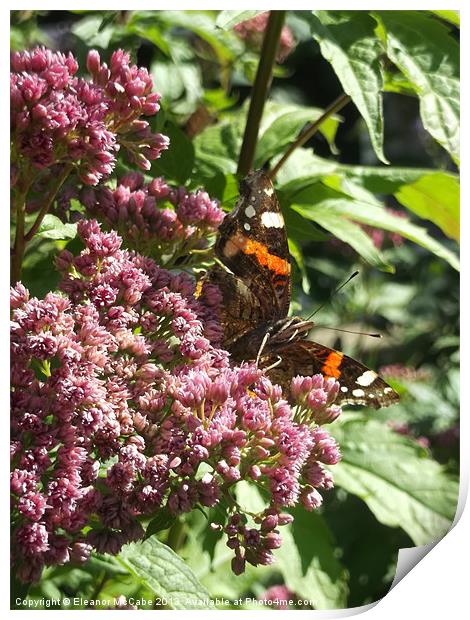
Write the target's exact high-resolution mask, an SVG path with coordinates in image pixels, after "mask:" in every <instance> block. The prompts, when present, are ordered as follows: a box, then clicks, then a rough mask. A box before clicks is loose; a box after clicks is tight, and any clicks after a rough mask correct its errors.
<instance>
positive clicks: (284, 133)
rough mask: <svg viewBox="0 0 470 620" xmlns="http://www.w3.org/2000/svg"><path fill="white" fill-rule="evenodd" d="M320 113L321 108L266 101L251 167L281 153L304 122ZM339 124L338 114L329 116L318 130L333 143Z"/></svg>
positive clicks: (260, 164) (317, 116)
mask: <svg viewBox="0 0 470 620" xmlns="http://www.w3.org/2000/svg"><path fill="white" fill-rule="evenodd" d="M322 114H323V110H321V109H320V108H310V107H306V106H299V105H286V104H279V103H270V104H268V105H267V106H266V108H265V111H264V112H263V120H262V123H261V126H260V132H259V138H258V143H257V145H256V153H255V164H254V167H255V168H260V167H261V166H262V165H263V164H264V163H265V162H266V161H268V160H269V159H271V158H272V157H274V156H275V155H278V154H279V153H283V152H284V151H285V150H286V147H287V146H288V145H289V144H290V143H291V142H292V141H293V140H294V139H295V138H296V137H297V135H298V134H299V132H300V130H301V129H302V128H303V127H304V126H305V125H306V124H307V123H310V122H314V121H315V120H317V119H318V118H319V117H320V116H321V115H322ZM338 124H339V120H338V118H337V117H330V118H328V119H327V120H326V121H325V122H324V123H323V124H322V126H321V127H320V130H319V131H320V132H321V133H322V134H323V135H324V137H325V138H326V140H328V142H329V143H330V145H333V144H334V136H335V135H336V130H337V128H338Z"/></svg>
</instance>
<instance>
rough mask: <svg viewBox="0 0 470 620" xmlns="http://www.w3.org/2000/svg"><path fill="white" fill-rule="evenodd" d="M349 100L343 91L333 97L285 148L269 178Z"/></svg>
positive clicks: (272, 177)
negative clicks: (320, 112)
mask: <svg viewBox="0 0 470 620" xmlns="http://www.w3.org/2000/svg"><path fill="white" fill-rule="evenodd" d="M350 101H351V97H350V96H349V95H346V94H345V93H343V94H342V95H340V96H339V97H338V98H337V99H335V100H334V101H333V102H332V103H330V105H329V106H328V107H327V108H326V110H325V111H324V112H323V114H322V115H321V116H320V118H319V119H317V120H316V121H315V122H313V123H311V124H310V125H309V126H308V127H307V129H305V130H304V131H303V132H302V133H301V134H300V136H299V137H298V138H296V139H295V140H294V142H292V144H291V145H290V147H289V148H288V149H287V151H286V152H285V153H284V155H283V156H282V157H281V159H280V160H279V161H278V162H277V164H276V165H275V166H274V168H273V169H272V170H271V172H270V173H269V176H270V178H271V179H274V177H275V176H276V174H277V173H278V172H279V169H280V168H281V166H283V165H284V164H285V163H286V161H287V160H288V159H289V157H290V156H291V155H292V153H293V152H294V151H295V149H298V148H299V147H301V146H302V145H303V144H305V143H306V142H307V140H310V138H311V137H312V136H313V135H314V134H315V133H316V132H317V131H318V130H319V129H320V127H321V126H322V125H323V123H324V122H325V121H326V120H327V119H328V118H330V116H333V114H335V113H336V112H338V111H339V110H341V109H342V108H344V106H345V105H346V104H348V103H349V102H350Z"/></svg>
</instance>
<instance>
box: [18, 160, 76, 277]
mask: <svg viewBox="0 0 470 620" xmlns="http://www.w3.org/2000/svg"><path fill="white" fill-rule="evenodd" d="M72 169H73V165H72V164H67V165H65V166H64V169H63V171H62V174H60V175H59V176H58V177H57V179H56V180H55V183H54V184H53V186H52V187H51V189H50V191H49V193H48V194H47V195H46V197H45V199H44V202H43V205H42V207H41V210H40V211H39V213H38V215H37V217H36V220H35V221H34V224H33V225H32V226H31V228H30V229H29V230H28V232H27V233H25V211H26V199H27V196H28V190H29V188H30V186H31V181H29V182H28V183H25V187H24V188H23V189H21V191H18V194H17V196H16V198H15V202H16V231H15V241H14V244H13V249H12V253H11V266H10V281H11V284H12V285H13V286H14V285H15V284H16V283H17V282H18V281H19V280H21V268H22V265H23V257H24V253H25V249H26V244H27V243H28V242H29V241H31V239H32V238H33V237H34V235H35V234H36V233H37V231H38V230H39V227H40V226H41V223H42V220H43V219H44V216H45V215H46V213H47V212H48V211H49V209H50V207H51V204H52V203H53V201H54V199H55V197H56V196H57V192H58V191H59V189H60V188H61V187H62V185H63V184H64V181H65V180H66V178H67V177H68V176H69V174H70V172H71V171H72Z"/></svg>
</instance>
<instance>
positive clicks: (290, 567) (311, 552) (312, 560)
mask: <svg viewBox="0 0 470 620" xmlns="http://www.w3.org/2000/svg"><path fill="white" fill-rule="evenodd" d="M335 468H336V466H335ZM292 514H293V515H294V521H293V522H292V524H291V525H288V526H285V527H282V529H281V535H282V539H283V544H282V546H281V548H280V549H279V550H278V551H277V553H276V566H277V568H278V569H279V570H280V571H281V573H282V575H283V577H284V580H285V583H286V585H287V586H288V588H289V589H291V590H292V591H294V592H295V593H296V594H297V595H298V596H299V597H300V598H306V599H309V600H311V601H313V604H314V607H315V609H338V608H342V607H346V596H347V579H346V577H347V576H346V571H345V570H344V568H343V567H342V566H341V564H340V562H339V561H338V559H337V558H336V556H335V545H334V541H333V537H332V534H331V531H330V530H329V529H328V526H327V525H326V523H325V521H324V520H323V519H322V517H321V516H320V515H318V513H316V512H311V513H309V512H307V511H306V510H304V509H303V508H296V509H295V510H292Z"/></svg>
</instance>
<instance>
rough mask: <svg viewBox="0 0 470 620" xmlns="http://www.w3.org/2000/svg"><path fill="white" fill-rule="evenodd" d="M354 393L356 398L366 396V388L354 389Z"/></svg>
mask: <svg viewBox="0 0 470 620" xmlns="http://www.w3.org/2000/svg"><path fill="white" fill-rule="evenodd" d="M352 395H353V396H356V398H361V396H365V392H364V390H360V389H356V390H353V391H352Z"/></svg>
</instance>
